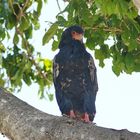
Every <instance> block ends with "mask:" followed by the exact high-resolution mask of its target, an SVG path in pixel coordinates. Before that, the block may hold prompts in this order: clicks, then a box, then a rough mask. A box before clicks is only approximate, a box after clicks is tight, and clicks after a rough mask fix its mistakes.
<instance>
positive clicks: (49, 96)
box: [47, 93, 54, 101]
mask: <svg viewBox="0 0 140 140" xmlns="http://www.w3.org/2000/svg"><path fill="white" fill-rule="evenodd" d="M47 95H48V98H49V100H50V101H53V98H54V95H53V94H51V93H49V94H47Z"/></svg>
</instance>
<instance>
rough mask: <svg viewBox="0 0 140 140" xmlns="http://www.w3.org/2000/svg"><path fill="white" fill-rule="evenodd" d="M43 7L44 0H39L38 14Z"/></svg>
mask: <svg viewBox="0 0 140 140" xmlns="http://www.w3.org/2000/svg"><path fill="white" fill-rule="evenodd" d="M41 9H42V0H38V5H37V12H38V15H40V14H41Z"/></svg>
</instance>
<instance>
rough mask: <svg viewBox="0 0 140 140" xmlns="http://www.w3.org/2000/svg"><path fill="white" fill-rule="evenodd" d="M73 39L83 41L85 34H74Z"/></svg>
mask: <svg viewBox="0 0 140 140" xmlns="http://www.w3.org/2000/svg"><path fill="white" fill-rule="evenodd" d="M72 38H73V39H75V40H79V41H81V40H82V39H83V34H79V33H77V32H75V31H73V32H72Z"/></svg>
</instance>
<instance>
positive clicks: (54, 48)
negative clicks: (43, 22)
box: [52, 40, 59, 51]
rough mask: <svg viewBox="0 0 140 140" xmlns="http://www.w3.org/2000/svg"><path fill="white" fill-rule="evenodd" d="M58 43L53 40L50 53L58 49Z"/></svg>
mask: <svg viewBox="0 0 140 140" xmlns="http://www.w3.org/2000/svg"><path fill="white" fill-rule="evenodd" d="M58 44H59V42H58V41H56V40H54V41H53V44H52V51H56V50H57V49H58Z"/></svg>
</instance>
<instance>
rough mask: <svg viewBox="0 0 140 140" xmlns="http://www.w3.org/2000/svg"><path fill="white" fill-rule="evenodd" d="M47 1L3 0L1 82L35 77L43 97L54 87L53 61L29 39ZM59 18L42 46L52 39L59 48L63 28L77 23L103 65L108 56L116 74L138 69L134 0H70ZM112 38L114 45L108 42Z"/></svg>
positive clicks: (17, 84)
mask: <svg viewBox="0 0 140 140" xmlns="http://www.w3.org/2000/svg"><path fill="white" fill-rule="evenodd" d="M65 1H66V0H65ZM45 2H47V1H46V0H25V1H24V0H0V86H2V87H9V89H10V90H14V89H20V88H21V87H22V85H23V82H25V83H26V84H27V85H29V86H30V85H31V84H32V83H33V82H35V83H37V84H38V85H39V87H40V88H39V95H40V97H43V94H44V91H45V88H46V87H47V88H49V87H50V86H51V84H52V62H51V60H49V59H45V58H42V56H41V55H40V53H38V52H37V51H36V50H35V45H34V44H33V43H31V40H32V38H33V33H34V32H35V31H36V30H38V29H39V28H40V22H39V16H40V14H41V9H42V7H43V5H44V3H45ZM57 2H58V1H57ZM32 7H34V8H32ZM56 19H57V20H56V22H55V23H52V25H51V26H50V28H49V29H48V30H47V32H46V33H45V34H44V36H42V45H45V44H47V43H48V42H49V41H50V40H51V39H53V43H52V50H53V51H55V50H56V49H57V47H58V43H59V41H60V38H61V33H62V32H63V29H64V28H66V27H68V26H71V25H74V24H78V25H80V26H82V27H83V28H84V30H85V34H84V35H85V38H86V47H88V48H89V49H91V50H94V51H95V58H96V59H98V60H99V65H100V66H101V67H104V65H105V63H104V60H105V59H112V70H113V71H114V73H115V74H116V75H119V74H120V73H121V72H126V73H129V74H131V73H132V72H139V71H140V16H138V12H137V9H136V7H135V6H134V4H133V2H132V1H130V0H106V1H104V0H69V1H67V6H66V7H65V9H64V10H63V11H61V12H60V13H58V15H57V16H56ZM110 38H111V39H113V40H114V43H113V44H112V45H110V44H107V43H106V40H108V39H110ZM7 42H8V43H7ZM46 49H47V48H46ZM49 97H50V98H51V99H52V95H49Z"/></svg>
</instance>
